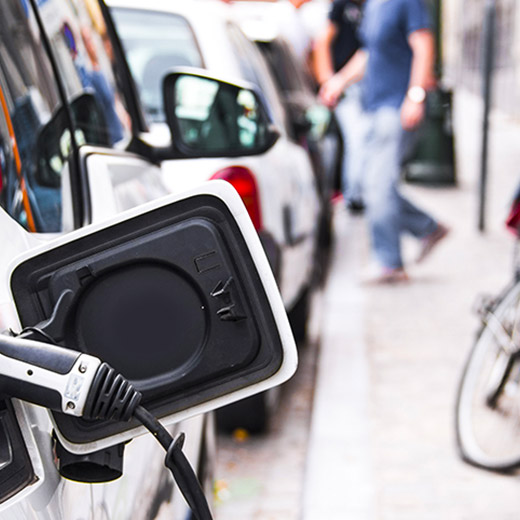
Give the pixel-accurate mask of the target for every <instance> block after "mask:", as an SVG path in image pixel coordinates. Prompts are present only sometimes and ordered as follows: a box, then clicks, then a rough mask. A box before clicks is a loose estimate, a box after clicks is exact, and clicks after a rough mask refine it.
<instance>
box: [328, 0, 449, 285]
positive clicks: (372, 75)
mask: <svg viewBox="0 0 520 520" xmlns="http://www.w3.org/2000/svg"><path fill="white" fill-rule="evenodd" d="M360 36H361V42H362V47H361V48H360V49H359V50H358V51H357V52H356V53H355V54H354V56H352V58H351V59H350V60H349V61H348V62H347V64H346V65H345V66H344V67H342V68H341V70H339V71H338V72H337V73H336V74H334V76H332V77H331V78H330V79H329V80H328V81H327V82H326V83H325V84H324V85H323V86H322V88H321V89H320V95H321V97H322V99H323V100H324V102H325V103H326V104H328V105H329V106H334V105H335V104H336V103H337V101H338V99H339V97H340V95H341V93H342V92H343V90H344V89H345V88H346V87H348V86H349V85H351V84H353V83H355V82H357V81H359V80H360V79H363V81H362V83H361V88H362V108H363V126H364V130H363V132H364V135H363V148H362V154H363V158H364V162H363V168H364V172H363V181H364V190H363V195H364V200H365V203H366V205H367V217H368V222H369V227H370V233H371V241H372V249H373V252H374V255H375V258H376V260H377V262H378V264H379V270H378V273H377V274H376V275H375V276H374V278H373V281H375V282H380V283H394V282H402V281H406V280H408V275H407V273H406V271H405V268H404V265H403V258H402V253H401V241H400V239H401V235H402V234H403V233H409V234H411V235H412V236H414V237H416V238H417V239H419V240H420V249H419V254H418V256H417V261H418V262H420V261H423V260H424V259H425V258H426V257H427V256H428V255H429V254H430V253H431V251H432V250H433V249H434V248H435V246H436V245H437V244H439V242H440V241H441V240H442V239H443V238H444V237H445V236H446V235H447V234H448V228H447V227H446V226H445V225H443V224H441V223H439V222H437V221H436V220H435V219H434V218H432V217H431V216H430V215H428V214H427V213H426V212H424V211H423V210H421V209H419V208H418V207H417V206H415V205H414V204H412V203H411V202H410V201H408V200H407V199H406V198H405V197H403V195H402V194H401V193H400V191H399V178H400V170H401V158H402V156H403V152H404V150H405V149H406V146H407V145H408V144H409V142H410V138H411V135H412V131H413V130H415V129H416V128H417V127H418V126H419V125H420V123H421V122H422V120H423V119H424V115H425V100H426V91H427V90H428V89H429V88H431V87H432V86H433V85H434V74H433V66H434V55H435V50H434V49H435V42H434V36H433V33H432V31H431V28H430V21H429V13H428V11H427V8H426V5H425V4H424V0H367V2H366V4H365V10H364V15H363V20H362V22H361V28H360Z"/></svg>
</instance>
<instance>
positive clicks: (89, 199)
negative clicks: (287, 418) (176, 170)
mask: <svg viewBox="0 0 520 520" xmlns="http://www.w3.org/2000/svg"><path fill="white" fill-rule="evenodd" d="M0 48H1V49H2V52H0V237H1V242H2V247H1V248H0V276H1V277H2V278H3V282H2V283H1V284H0V331H3V332H4V334H3V335H1V336H0V356H1V359H2V363H1V364H0V365H1V366H0V389H1V391H2V396H3V397H2V399H1V400H0V517H1V518H24V519H25V518H31V519H39V518H42V519H43V518H52V519H56V520H74V519H78V520H79V519H87V518H88V519H92V520H94V519H95V520H98V519H112V518H127V519H132V520H134V519H141V518H143V519H144V518H156V517H157V516H158V515H159V514H160V515H167V516H168V517H171V518H175V519H185V518H187V515H188V514H189V511H188V510H187V506H186V503H185V502H184V501H183V500H182V499H181V498H180V495H179V490H178V488H177V487H176V486H174V485H173V482H172V480H171V477H170V475H168V473H167V471H166V469H165V468H164V464H163V463H164V454H163V453H162V452H161V450H158V449H157V448H158V446H157V443H156V441H155V439H154V438H153V436H152V435H142V433H143V429H142V428H141V429H136V427H137V424H136V423H135V422H130V423H116V422H106V421H95V422H90V421H86V420H84V419H81V418H79V417H73V416H72V415H70V413H73V410H76V412H77V414H81V408H80V407H79V406H78V407H76V406H75V404H74V403H75V402H76V403H77V402H78V401H76V399H77V395H78V392H79V391H80V389H81V388H83V387H82V386H81V385H83V381H84V379H82V378H83V377H86V376H82V375H81V374H83V373H84V372H85V370H87V371H88V370H89V366H86V367H85V366H83V368H81V366H79V367H78V371H79V372H80V374H77V377H76V376H74V374H72V370H73V367H72V368H71V367H70V366H68V363H65V364H64V363H63V362H60V368H59V369H58V370H57V371H58V372H59V373H60V374H59V375H56V373H55V372H52V371H51V370H50V369H48V368H46V367H47V365H48V364H49V363H50V361H49V360H53V359H54V358H52V356H54V355H55V354H56V352H59V353H60V354H59V355H60V356H65V357H67V356H68V357H67V359H69V358H70V356H73V355H75V354H73V351H81V352H83V353H88V354H89V355H90V356H92V357H97V358H99V359H100V360H102V361H109V362H110V363H111V364H112V366H113V367H114V368H115V369H116V370H120V371H122V372H123V373H124V375H126V376H127V377H128V378H129V379H130V382H131V383H132V384H133V385H134V386H135V387H136V388H137V389H138V390H139V391H141V392H142V394H143V398H142V403H143V404H144V405H145V406H146V407H147V408H149V409H150V410H151V411H152V413H153V414H154V415H157V416H159V417H160V418H161V419H162V420H163V421H164V422H165V424H167V425H169V428H170V431H171V432H172V433H175V432H178V431H180V429H181V428H182V431H184V432H186V434H187V442H186V445H185V447H184V451H185V452H186V454H187V456H188V458H189V460H190V461H191V464H192V465H193V466H194V467H195V469H196V470H197V473H198V475H199V479H200V480H201V481H202V482H203V484H208V481H207V479H206V478H205V476H206V475H208V476H209V484H211V481H210V479H211V463H212V455H211V453H212V449H213V448H212V443H213V438H212V431H213V430H212V421H211V415H210V414H208V413H206V412H209V411H210V410H212V409H213V408H215V407H216V406H221V405H224V404H228V403H230V402H232V401H233V400H236V399H239V398H241V397H244V396H247V395H249V394H250V393H251V392H258V391H263V390H265V389H267V388H268V387H269V386H271V385H272V384H277V383H279V382H281V381H283V380H284V379H286V378H287V377H289V375H290V373H291V372H293V371H294V369H295V363H296V357H295V348H294V344H293V343H292V339H291V333H290V329H289V325H288V322H287V320H286V318H285V314H284V309H283V304H282V301H281V299H280V297H279V295H278V290H277V288H276V285H275V282H274V279H273V278H272V275H271V273H270V269H269V267H268V263H267V259H266V258H265V255H264V253H263V249H262V248H261V246H260V244H259V242H258V238H257V234H256V232H255V231H254V228H253V226H252V223H251V221H250V219H249V217H248V215H247V213H246V210H245V208H244V206H243V203H242V202H241V201H240V199H239V198H238V196H237V195H236V194H235V192H234V191H233V190H232V189H231V188H230V187H229V186H228V185H227V184H224V183H212V184H211V187H203V188H198V189H195V188H194V189H192V190H191V192H189V193H187V194H185V195H183V196H180V195H178V196H171V195H170V196H169V197H170V198H164V197H165V196H166V195H167V194H168V193H169V189H168V188H167V187H166V186H165V185H164V183H163V175H162V172H161V170H160V169H159V168H158V167H157V166H156V165H155V164H154V163H153V162H151V161H150V160H149V158H148V157H147V156H146V155H145V154H138V153H137V152H136V150H138V149H139V148H143V147H144V145H142V144H140V140H139V139H138V136H137V133H138V122H137V121H138V117H139V114H138V106H137V105H136V104H135V100H134V99H132V97H129V96H128V93H127V92H125V91H123V90H121V89H120V88H119V84H120V83H121V81H120V78H118V76H117V75H118V73H119V70H117V71H116V72H114V61H113V60H114V59H115V54H116V53H115V52H114V49H113V48H112V47H111V44H110V41H109V40H108V39H107V33H106V32H105V25H104V22H103V18H102V17H101V12H100V11H98V10H97V9H96V4H92V3H83V2H76V1H74V0H46V1H45V2H38V3H36V2H20V1H19V0H4V1H3V2H1V3H0ZM183 78H188V79H189V81H191V85H192V86H193V85H196V84H197V82H198V81H199V82H201V84H204V85H205V86H207V85H208V82H209V83H210V84H211V85H213V89H214V90H215V91H216V92H220V91H221V90H222V91H225V93H226V96H228V97H229V96H231V97H232V96H235V98H239V97H240V98H247V99H248V100H249V102H251V103H253V104H255V107H256V112H255V113H254V114H248V116H249V119H248V121H249V123H250V126H255V125H256V126H255V128H256V129H257V131H258V133H259V134H261V135H262V137H263V141H262V143H260V145H258V144H256V142H254V143H253V144H251V143H248V144H247V146H246V145H243V144H241V143H240V142H237V143H236V147H237V149H238V148H242V152H241V153H242V154H247V153H256V151H257V150H258V149H260V150H262V149H263V148H265V147H266V146H268V145H269V143H270V142H271V141H272V140H273V139H274V138H275V136H274V137H273V133H272V131H271V130H270V129H269V124H270V121H269V118H268V116H267V114H266V112H265V110H264V109H263V105H262V103H261V101H260V100H259V99H258V98H257V97H256V95H255V93H254V92H253V91H248V90H247V89H245V88H243V87H241V86H237V85H230V84H228V83H223V82H219V81H218V80H216V79H212V78H204V77H198V78H194V77H193V76H189V75H188V76H186V75H184V76H183V75H174V76H173V77H171V78H170V80H171V81H170V84H169V86H168V88H170V89H171V91H168V90H167V88H166V87H165V89H164V92H165V94H167V96H165V97H166V98H167V99H168V101H166V108H167V111H168V112H170V113H175V112H176V108H177V106H176V104H175V103H176V92H177V89H178V88H179V85H181V84H182V80H183ZM214 102H215V99H212V98H209V99H207V103H208V105H207V109H208V110H211V107H212V103H214ZM253 135H254V132H253ZM259 147H260V148H259ZM129 150H134V151H129ZM213 152H214V151H213ZM204 153H205V151H204V150H202V151H201V150H198V152H197V155H203V154H204ZM206 153H207V151H206ZM187 155H188V152H185V156H187ZM251 284H253V285H251ZM188 325H189V326H188ZM20 333H22V335H23V336H24V338H25V341H28V339H27V338H31V340H32V342H33V343H31V345H30V346H31V349H26V345H27V344H24V343H23V342H22V343H20V341H22V340H20V339H19V338H15V337H10V338H9V341H8V340H7V339H6V338H8V337H9V336H12V335H15V336H18V335H20ZM42 341H43V342H45V343H47V344H48V343H56V344H58V345H60V346H61V347H62V348H57V349H51V350H52V356H51V355H50V353H49V352H50V351H49V350H45V347H40V345H41V342H42ZM172 342H175V343H172ZM172 345H173V346H174V348H172ZM219 345H226V350H225V351H218V350H217V349H218V346H219ZM48 347H49V346H48ZM40 349H42V350H41V352H47V353H48V354H49V356H51V357H50V358H49V357H47V358H46V359H44V358H42V357H40V356H36V355H35V352H40ZM66 349H68V350H67V351H68V354H67V355H65V354H63V352H64V351H65V350H66ZM56 355H57V354H56ZM230 356H231V357H230ZM216 358H218V359H219V360H220V362H219V363H217V364H215V359H216ZM282 358H283V359H282ZM286 361H288V364H286V363H285V362H286ZM23 363H25V364H23ZM219 365H220V366H219ZM20 366H21V367H23V370H21V371H20V370H18V368H20ZM268 366H269V367H270V368H269V369H268V370H267V372H266V367H268ZM9 367H14V368H16V369H17V370H9ZM230 367H231V368H230ZM69 369H70V374H72V376H74V377H72V376H71V377H72V379H70V381H71V382H72V383H73V384H74V386H73V387H71V388H73V389H75V390H77V392H74V391H70V392H69V391H68V390H67V389H64V390H63V394H60V392H61V390H59V388H60V387H59V385H54V381H55V379H54V378H57V380H59V381H61V380H62V379H63V378H64V377H65V376H66V375H67V374H69V372H68V371H69ZM253 374H254V375H253ZM60 378H61V379H60ZM269 380H270V381H269ZM34 381H37V382H36V383H35V382H34ZM72 383H71V384H72ZM46 384H48V385H49V386H48V387H47V386H45V385H46ZM60 384H61V383H60ZM35 385H36V386H35ZM64 395H66V396H67V401H63V400H60V399H59V398H60V397H62V396H64ZM56 396H57V397H58V398H57V399H56ZM20 397H21V398H23V399H24V400H23V401H21V400H18V399H11V398H20ZM27 399H28V400H29V401H30V402H35V403H36V404H40V405H44V406H45V407H42V406H34V405H33V404H29V403H28V402H26V400H27ZM46 408H51V409H52V410H53V411H52V413H50V410H49V409H46ZM180 421H182V422H180ZM130 441H131V442H130ZM123 453H124V455H123ZM123 461H124V466H123ZM116 477H119V478H117V479H116ZM92 482H96V483H97V485H96V486H92V485H90V484H91V483H92Z"/></svg>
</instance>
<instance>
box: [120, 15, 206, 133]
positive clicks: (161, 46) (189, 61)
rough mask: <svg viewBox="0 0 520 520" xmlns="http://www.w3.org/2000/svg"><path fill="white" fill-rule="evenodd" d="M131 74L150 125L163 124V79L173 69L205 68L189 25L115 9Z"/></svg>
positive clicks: (177, 18) (176, 18)
mask: <svg viewBox="0 0 520 520" xmlns="http://www.w3.org/2000/svg"><path fill="white" fill-rule="evenodd" d="M111 12H112V15H113V18H114V21H115V24H116V27H117V31H118V33H119V36H120V37H121V40H122V43H123V47H124V50H125V53H126V57H127V60H128V65H129V67H130V71H131V73H132V76H133V78H134V81H135V82H136V85H137V88H138V90H139V94H140V99H141V102H142V104H143V107H144V110H145V113H146V117H147V120H148V123H149V124H152V123H163V122H164V121H165V115H164V111H163V101H162V80H163V78H164V76H165V74H166V72H167V71H168V70H169V69H171V68H172V67H178V66H190V67H202V66H203V61H202V56H201V53H200V51H199V48H198V47H197V43H196V41H195V37H194V35H193V32H192V30H191V28H190V26H189V24H188V22H187V21H186V20H185V19H184V18H183V17H181V16H178V15H174V14H168V13H164V12H160V13H159V12H154V11H142V10H136V9H121V8H113V9H112V10H111Z"/></svg>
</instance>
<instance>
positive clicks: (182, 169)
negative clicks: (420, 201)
mask: <svg viewBox="0 0 520 520" xmlns="http://www.w3.org/2000/svg"><path fill="white" fill-rule="evenodd" d="M107 4H109V5H110V11H111V14H112V16H113V19H114V22H115V26H116V28H117V32H118V34H119V36H120V38H121V40H122V43H123V47H124V50H125V54H126V57H127V62H128V65H129V67H130V71H131V72H132V76H133V79H134V81H135V84H136V85H137V90H138V92H139V96H140V99H141V101H142V104H143V107H144V111H145V116H146V118H147V122H148V124H149V127H150V137H149V139H151V140H152V141H153V139H157V140H158V141H159V140H160V138H161V137H162V138H163V139H164V142H165V143H167V142H168V139H169V137H170V136H169V132H168V130H167V125H166V114H165V113H164V111H163V108H162V97H161V85H162V79H163V77H164V75H165V74H166V73H167V72H168V71H169V70H171V69H172V67H179V66H181V67H197V68H203V69H205V70H206V71H208V72H209V73H211V74H214V75H216V76H217V77H221V78H233V81H234V82H237V81H241V82H247V83H250V84H252V85H255V86H256V87H257V88H259V89H260V92H261V94H262V96H263V98H264V99H265V101H266V105H267V109H268V111H269V113H270V116H271V118H272V120H273V122H274V124H275V125H276V128H277V130H278V131H279V134H280V135H279V138H278V140H277V141H276V143H275V144H274V146H272V147H271V148H269V149H268V150H266V151H265V153H263V154H259V155H256V156H248V157H241V156H240V155H238V154H233V156H232V157H227V158H222V157H219V158H215V159H214V160H213V161H212V162H211V163H210V162H209V161H207V160H206V159H205V160H198V161H193V160H190V161H179V160H178V159H176V160H172V161H169V160H165V161H163V163H162V168H163V171H164V174H165V182H166V183H167V184H168V186H170V188H171V189H172V190H178V189H179V188H181V187H186V186H190V185H192V184H193V183H194V182H198V181H200V180H206V179H208V178H211V177H213V178H223V179H226V180H228V181H229V182H231V183H232V184H234V185H235V188H237V190H238V191H239V193H241V190H246V191H243V193H242V195H243V198H244V199H248V200H249V204H246V205H248V206H249V207H250V209H251V213H254V214H256V217H254V218H253V221H254V222H255V223H256V226H257V229H258V232H259V234H260V236H261V238H262V241H263V243H264V244H265V248H266V251H267V252H268V257H269V258H270V260H271V266H272V268H273V272H274V274H275V277H276V279H277V281H278V284H279V287H280V292H281V294H282V298H283V301H284V303H285V306H286V309H287V310H288V312H289V315H290V316H291V317H292V323H293V325H294V332H295V336H296V337H297V338H303V336H304V331H305V325H306V318H307V314H306V312H298V311H299V310H300V308H304V310H306V309H307V302H308V296H309V293H310V281H311V279H312V271H313V268H314V265H313V260H314V251H315V248H316V239H317V216H318V213H319V197H318V190H317V186H316V182H315V178H314V174H313V169H312V164H311V161H310V159H309V156H308V154H307V152H306V150H305V149H304V148H303V147H302V146H301V145H300V144H299V143H297V142H296V141H295V140H294V139H293V138H292V134H291V132H290V129H289V127H288V125H289V122H288V119H287V115H286V112H285V110H284V106H283V102H282V99H281V97H280V95H279V93H278V91H277V86H276V84H275V82H274V81H273V79H272V77H271V75H270V73H269V70H268V66H267V64H266V63H265V60H264V59H263V57H262V56H261V54H260V53H259V51H258V49H256V47H255V46H254V45H253V44H252V43H251V42H250V41H248V39H247V38H246V37H245V36H244V34H243V33H242V31H241V30H240V29H239V28H238V27H237V25H236V24H235V23H234V21H233V18H232V13H231V11H230V10H229V8H228V6H227V5H226V4H224V3H221V2H214V1H212V0H207V1H205V0H199V1H197V2H183V1H182V0H179V1H176V0H173V1H171V0H167V1H163V0H153V1H147V2H144V1H142V0H110V1H108V2H107ZM159 136H161V137H159ZM176 137H177V136H176ZM209 171H212V173H210V174H209V175H208V172H209ZM253 186H255V188H253Z"/></svg>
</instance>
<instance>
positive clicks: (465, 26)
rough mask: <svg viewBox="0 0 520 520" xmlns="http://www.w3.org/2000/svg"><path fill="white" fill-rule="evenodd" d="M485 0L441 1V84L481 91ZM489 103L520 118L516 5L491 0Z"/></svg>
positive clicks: (514, 0)
mask: <svg viewBox="0 0 520 520" xmlns="http://www.w3.org/2000/svg"><path fill="white" fill-rule="evenodd" d="M487 5H489V2H488V0H444V1H443V36H442V38H443V63H444V78H445V82H446V83H447V84H448V85H450V86H454V87H457V86H464V87H466V88H469V89H471V90H472V91H474V92H475V93H480V92H481V90H482V83H483V77H482V63H483V59H482V57H483V46H484V42H483V34H484V23H485V16H486V12H487V9H486V6H487ZM491 5H494V8H495V13H496V19H495V22H496V23H495V33H494V34H495V37H494V45H495V51H494V74H493V84H492V85H493V103H494V106H495V107H497V108H500V109H501V110H504V111H507V112H509V113H511V114H512V115H514V116H520V2H519V1H518V0H494V2H493V4H491Z"/></svg>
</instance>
